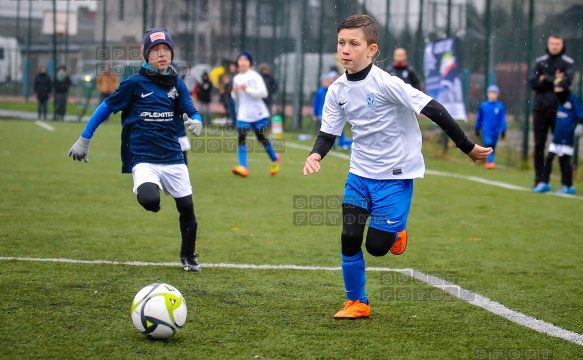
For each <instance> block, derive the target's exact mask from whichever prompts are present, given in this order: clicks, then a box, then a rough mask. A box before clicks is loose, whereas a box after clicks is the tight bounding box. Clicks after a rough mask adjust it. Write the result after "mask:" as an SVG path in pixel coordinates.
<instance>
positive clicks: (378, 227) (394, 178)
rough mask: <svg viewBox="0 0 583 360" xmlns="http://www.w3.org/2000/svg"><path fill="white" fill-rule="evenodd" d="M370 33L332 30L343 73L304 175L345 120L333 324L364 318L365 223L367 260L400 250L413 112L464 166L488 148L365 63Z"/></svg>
mask: <svg viewBox="0 0 583 360" xmlns="http://www.w3.org/2000/svg"><path fill="white" fill-rule="evenodd" d="M376 42H377V30H376V25H375V23H374V21H373V20H372V19H371V18H370V17H369V16H366V15H354V16H351V17H349V18H347V19H345V20H344V21H343V22H342V23H341V24H340V26H339V28H338V43H337V49H338V58H339V59H340V62H341V64H342V66H344V68H345V69H346V73H345V74H344V75H342V76H341V77H340V78H339V79H338V80H336V81H335V82H334V83H333V84H332V85H331V86H330V88H329V89H328V93H327V94H326V100H325V104H324V112H323V115H322V127H321V128H320V133H319V134H318V137H317V139H316V143H315V144H314V148H313V150H312V151H311V153H310V156H308V158H307V159H306V163H305V165H304V175H308V174H313V173H314V172H318V171H320V161H321V160H322V159H323V158H324V156H326V154H327V153H328V151H330V148H331V147H332V145H333V144H334V141H335V139H336V137H337V136H338V135H340V134H341V132H342V130H343V129H344V125H345V124H346V122H347V121H348V122H349V123H350V125H351V126H352V133H353V139H354V142H353V144H352V154H351V156H350V170H349V173H348V178H347V180H346V186H345V189H344V198H343V200H342V235H341V244H342V251H341V259H342V275H343V277H344V287H345V291H346V297H347V298H348V301H347V302H345V303H344V307H343V308H342V309H341V310H340V311H339V312H337V313H336V314H335V315H334V318H335V319H358V318H367V317H369V315H370V306H369V303H368V298H367V296H366V292H365V289H364V285H365V282H366V277H365V265H364V257H363V253H362V250H361V247H362V243H363V234H364V229H365V226H366V222H367V219H368V218H370V223H369V228H368V233H367V235H366V250H367V251H368V252H369V253H370V254H371V255H373V256H384V255H385V254H387V253H388V252H389V251H391V253H393V254H395V255H400V254H402V253H403V251H405V247H406V246H407V231H406V230H405V229H406V225H407V217H408V215H409V208H410V205H411V197H412V195H413V179H414V178H420V177H423V175H424V172H425V164H424V161H423V155H422V154H421V131H420V130H419V124H418V122H417V118H416V116H415V114H419V113H421V114H424V115H425V116H427V117H429V118H430V119H431V120H432V121H433V122H435V123H436V124H438V125H439V126H440V127H441V128H442V129H443V130H444V131H445V132H446V134H448V136H449V137H450V138H451V139H452V140H453V141H454V142H455V144H456V146H457V147H458V148H459V149H460V150H462V151H463V152H464V153H466V154H467V155H468V156H469V157H470V158H471V159H472V160H474V161H476V160H481V159H484V158H486V156H488V154H490V153H491V152H492V149H491V148H484V147H481V146H479V145H474V144H473V143H472V142H471V141H469V140H468V138H467V137H466V135H465V134H464V132H463V131H462V130H461V128H460V127H459V125H458V124H457V123H456V122H455V120H454V119H453V118H452V117H451V115H449V113H448V112H447V110H445V108H444V107H443V106H442V105H441V104H439V103H438V102H437V101H435V100H433V99H431V98H430V97H429V96H427V95H425V94H424V93H422V92H420V91H419V90H417V89H415V88H413V87H412V86H410V85H408V84H405V83H404V82H403V80H401V79H399V78H397V77H395V76H391V75H389V74H388V73H386V72H384V71H383V70H381V69H380V68H378V67H377V66H374V65H373V64H372V60H373V58H374V56H375V54H376V53H377V50H378V45H377V43H376Z"/></svg>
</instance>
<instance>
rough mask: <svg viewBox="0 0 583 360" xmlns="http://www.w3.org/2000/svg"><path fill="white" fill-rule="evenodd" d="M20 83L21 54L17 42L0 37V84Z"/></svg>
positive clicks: (11, 38) (14, 39)
mask: <svg viewBox="0 0 583 360" xmlns="http://www.w3.org/2000/svg"><path fill="white" fill-rule="evenodd" d="M9 81H17V82H20V81H22V54H21V52H20V46H18V40H16V38H13V37H4V36H0V83H4V82H9Z"/></svg>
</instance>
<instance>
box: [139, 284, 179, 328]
mask: <svg viewBox="0 0 583 360" xmlns="http://www.w3.org/2000/svg"><path fill="white" fill-rule="evenodd" d="M186 313H187V309H186V302H185V301H184V298H183V297H182V294H181V293H180V291H178V289H176V288H175V287H174V286H172V285H168V284H164V283H160V284H150V285H148V286H146V287H144V288H143V289H142V290H140V291H138V293H137V294H136V296H135V297H134V301H133V302H132V308H131V315H132V322H133V323H134V326H135V327H136V329H138V330H139V331H140V332H141V333H142V334H144V335H146V336H149V337H152V338H155V339H167V338H169V337H171V336H172V335H174V334H176V333H177V332H178V330H180V329H181V328H182V326H184V323H185V322H186Z"/></svg>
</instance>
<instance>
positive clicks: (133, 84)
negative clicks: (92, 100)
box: [105, 73, 199, 172]
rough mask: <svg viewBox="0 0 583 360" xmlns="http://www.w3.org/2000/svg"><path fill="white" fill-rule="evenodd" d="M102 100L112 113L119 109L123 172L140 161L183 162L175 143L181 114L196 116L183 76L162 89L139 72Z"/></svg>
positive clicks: (181, 132)
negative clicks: (120, 113)
mask: <svg viewBox="0 0 583 360" xmlns="http://www.w3.org/2000/svg"><path fill="white" fill-rule="evenodd" d="M105 102H106V105H107V106H108V107H109V109H110V110H111V111H112V112H114V113H117V112H118V111H121V112H122V115H121V117H122V172H131V169H132V168H133V166H134V165H136V164H139V163H153V164H184V158H183V156H182V151H181V148H180V143H179V142H178V137H179V136H181V135H184V125H183V120H182V114H183V113H186V114H187V115H188V116H189V117H190V118H191V119H192V118H195V117H198V116H199V115H198V111H197V110H196V109H195V107H194V104H193V103H192V99H191V98H190V92H189V91H188V89H187V88H186V85H185V84H184V81H182V79H180V78H177V81H176V85H175V86H173V87H171V88H165V87H163V86H160V85H158V84H156V83H155V82H154V81H152V80H151V79H150V78H148V77H147V76H145V75H143V74H141V73H138V74H135V75H132V76H130V77H129V78H127V79H126V80H124V81H123V82H122V83H121V84H120V85H119V87H118V88H117V90H116V91H115V92H114V93H113V94H111V95H110V96H109V97H108V98H107V99H106V100H105Z"/></svg>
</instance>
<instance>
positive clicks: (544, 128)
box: [530, 35, 575, 187]
mask: <svg viewBox="0 0 583 360" xmlns="http://www.w3.org/2000/svg"><path fill="white" fill-rule="evenodd" d="M574 71H575V66H574V62H573V59H571V58H570V57H568V56H567V55H565V41H564V40H563V38H562V37H560V36H557V35H551V36H550V37H549V40H548V42H547V49H546V54H545V55H543V56H541V57H538V58H537V59H536V60H535V63H534V66H533V68H532V72H531V76H530V87H531V88H532V90H534V101H533V108H532V110H533V111H532V115H533V116H532V117H533V129H534V186H535V187H536V186H538V185H539V184H540V183H542V182H543V168H544V158H545V145H546V140H547V134H548V132H549V130H550V132H551V134H552V133H553V132H554V131H555V119H556V117H557V109H558V106H559V101H558V99H557V95H556V94H555V92H554V88H555V86H559V87H562V88H565V89H568V88H569V87H570V86H571V82H572V81H573V76H574Z"/></svg>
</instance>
